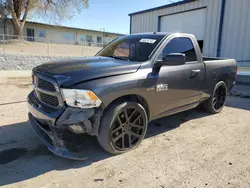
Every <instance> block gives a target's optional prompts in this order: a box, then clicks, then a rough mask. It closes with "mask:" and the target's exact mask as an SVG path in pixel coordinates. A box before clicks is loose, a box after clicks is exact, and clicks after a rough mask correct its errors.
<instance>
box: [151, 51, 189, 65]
mask: <svg viewBox="0 0 250 188" xmlns="http://www.w3.org/2000/svg"><path fill="white" fill-rule="evenodd" d="M185 63H186V55H185V54H182V53H171V54H168V55H166V56H165V57H163V58H162V60H158V61H157V63H156V66H157V67H161V66H165V65H168V66H171V65H172V66H174V65H184V64H185Z"/></svg>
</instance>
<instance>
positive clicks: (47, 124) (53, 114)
mask: <svg viewBox="0 0 250 188" xmlns="http://www.w3.org/2000/svg"><path fill="white" fill-rule="evenodd" d="M28 106H29V120H30V123H31V125H32V127H33V129H34V130H35V132H36V133H37V135H38V137H39V138H40V140H41V141H42V142H43V143H44V144H45V145H46V146H47V147H48V149H49V150H50V151H51V152H53V153H54V154H56V155H59V156H61V157H65V158H69V159H75V160H85V159H86V156H84V153H83V152H82V151H77V152H74V151H73V150H74V149H73V148H75V146H77V145H78V144H79V143H80V142H81V141H80V139H79V138H82V134H83V133H87V134H89V135H98V130H99V124H100V118H101V115H102V108H100V107H99V108H97V109H94V108H93V109H81V108H72V107H62V108H60V109H52V108H50V107H47V106H46V105H44V104H41V103H40V101H39V100H37V98H36V97H35V95H34V93H33V92H32V93H30V95H29V96H28Z"/></svg>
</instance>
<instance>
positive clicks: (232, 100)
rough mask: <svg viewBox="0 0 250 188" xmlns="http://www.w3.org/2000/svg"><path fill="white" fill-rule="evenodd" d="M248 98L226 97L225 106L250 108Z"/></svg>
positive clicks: (249, 99)
mask: <svg viewBox="0 0 250 188" xmlns="http://www.w3.org/2000/svg"><path fill="white" fill-rule="evenodd" d="M249 104H250V98H249V97H248V98H242V97H228V99H227V102H226V106H228V107H231V108H238V109H242V110H250V105H249Z"/></svg>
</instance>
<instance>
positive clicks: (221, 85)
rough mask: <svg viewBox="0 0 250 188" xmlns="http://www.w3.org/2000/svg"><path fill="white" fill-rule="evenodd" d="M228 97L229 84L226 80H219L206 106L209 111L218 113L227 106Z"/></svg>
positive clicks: (205, 103)
mask: <svg viewBox="0 0 250 188" xmlns="http://www.w3.org/2000/svg"><path fill="white" fill-rule="evenodd" d="M226 98H227V86H226V84H225V82H223V81H220V82H218V83H217V84H216V85H215V87H214V91H213V94H212V95H211V97H210V98H209V99H208V100H207V101H205V102H204V104H203V105H204V107H205V109H206V111H207V112H210V113H213V114H216V113H219V112H220V111H221V110H222V109H223V107H224V106H225V103H226Z"/></svg>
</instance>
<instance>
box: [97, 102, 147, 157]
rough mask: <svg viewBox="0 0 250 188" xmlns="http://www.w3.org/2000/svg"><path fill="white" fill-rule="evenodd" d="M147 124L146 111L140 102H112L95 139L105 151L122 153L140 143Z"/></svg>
mask: <svg viewBox="0 0 250 188" xmlns="http://www.w3.org/2000/svg"><path fill="white" fill-rule="evenodd" d="M147 125H148V117H147V113H146V111H145V109H144V108H143V106H142V105H141V104H139V103H136V102H129V101H127V102H114V103H113V104H111V106H110V107H108V109H107V111H106V112H105V113H104V115H103V117H102V120H101V125H100V130H99V134H98V136H97V139H98V142H99V143H100V145H101V146H102V148H103V149H104V150H106V151H107V152H109V153H111V154H114V155H117V154H122V153H125V152H128V151H131V150H133V149H135V148H137V147H138V146H139V145H140V143H141V142H142V140H143V139H144V137H145V134H146V131H147Z"/></svg>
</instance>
